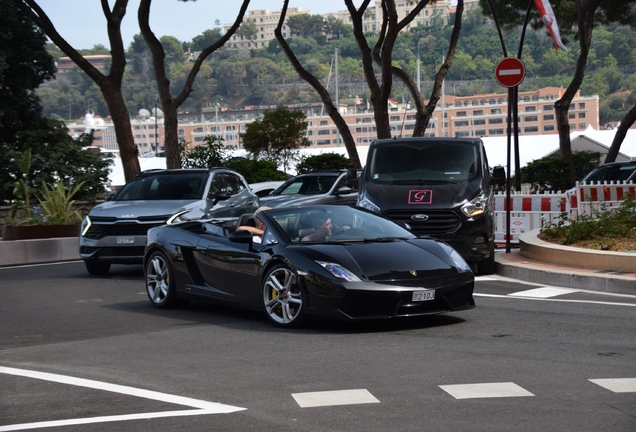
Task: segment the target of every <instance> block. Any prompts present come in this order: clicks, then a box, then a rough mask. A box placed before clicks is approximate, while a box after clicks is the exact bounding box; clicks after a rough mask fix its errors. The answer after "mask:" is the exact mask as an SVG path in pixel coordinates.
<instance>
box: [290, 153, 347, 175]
mask: <svg viewBox="0 0 636 432" xmlns="http://www.w3.org/2000/svg"><path fill="white" fill-rule="evenodd" d="M352 166H353V164H352V163H351V160H350V159H349V158H348V157H346V156H343V155H341V154H339V153H323V154H319V155H315V156H308V157H305V158H303V159H302V160H301V162H300V163H299V164H298V165H296V171H297V172H298V174H305V173H307V172H310V171H324V170H338V169H345V168H349V167H352Z"/></svg>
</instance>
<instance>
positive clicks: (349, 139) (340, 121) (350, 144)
mask: <svg viewBox="0 0 636 432" xmlns="http://www.w3.org/2000/svg"><path fill="white" fill-rule="evenodd" d="M288 5H289V0H285V1H284V2H283V8H282V9H281V14H280V18H279V20H278V25H277V26H276V29H275V30H274V35H275V36H276V40H277V41H278V43H279V44H280V46H281V47H282V49H283V52H284V53H285V55H286V56H287V58H288V59H289V61H290V62H291V64H292V66H293V67H294V69H295V70H296V72H297V73H298V75H299V76H300V77H301V78H302V79H303V80H305V81H306V82H307V83H308V84H309V85H311V86H312V87H313V89H314V90H316V92H317V93H318V95H319V96H320V98H321V99H322V102H323V103H324V104H325V108H326V109H327V114H329V117H331V119H332V120H333V122H334V124H335V125H336V127H337V128H338V131H339V132H340V136H341V137H342V141H343V143H344V145H345V147H346V149H347V153H348V155H349V159H350V160H351V163H352V164H353V165H354V166H355V167H356V168H362V164H361V162H360V157H359V156H358V149H357V148H356V143H355V140H354V139H353V135H352V134H351V130H350V129H349V125H347V122H346V121H345V119H344V118H343V117H342V115H340V113H339V112H338V108H337V107H336V106H335V105H334V104H333V101H332V99H331V95H330V94H329V92H328V91H327V89H326V88H325V87H324V86H323V85H322V84H320V81H318V80H317V79H316V77H315V76H313V75H312V74H311V73H309V72H308V71H307V70H306V69H305V68H303V66H302V65H301V64H300V62H299V61H298V58H297V57H296V55H295V54H294V52H293V51H292V50H291V48H290V47H289V45H288V44H287V41H286V40H285V38H284V37H283V33H282V31H281V29H282V26H283V24H284V23H285V16H286V15H287V6H288Z"/></svg>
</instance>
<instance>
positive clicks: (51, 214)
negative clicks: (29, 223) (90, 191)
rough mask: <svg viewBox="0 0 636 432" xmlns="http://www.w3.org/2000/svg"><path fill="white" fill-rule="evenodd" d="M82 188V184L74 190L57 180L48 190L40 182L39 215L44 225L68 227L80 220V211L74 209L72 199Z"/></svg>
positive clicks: (45, 185) (44, 184)
mask: <svg viewBox="0 0 636 432" xmlns="http://www.w3.org/2000/svg"><path fill="white" fill-rule="evenodd" d="M82 186H84V182H81V183H79V184H77V185H76V186H75V187H74V188H72V189H71V188H68V187H66V186H65V185H64V183H62V181H61V180H59V179H58V180H57V182H56V183H55V186H54V187H51V188H49V187H48V186H47V184H46V183H44V182H42V188H41V189H40V195H41V198H40V197H38V201H39V202H40V207H41V210H40V211H41V214H42V215H43V216H44V219H45V224H46V225H70V224H74V223H78V222H80V221H81V220H82V213H81V211H80V209H75V208H74V204H75V200H73V197H74V196H75V194H77V192H79V191H80V189H81V188H82Z"/></svg>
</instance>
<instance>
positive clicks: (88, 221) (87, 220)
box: [80, 216, 92, 236]
mask: <svg viewBox="0 0 636 432" xmlns="http://www.w3.org/2000/svg"><path fill="white" fill-rule="evenodd" d="M91 225H92V222H91V218H90V217H88V216H86V217H85V218H84V220H83V221H82V225H81V226H80V233H81V235H82V236H85V235H86V233H87V232H88V230H89V228H90V227H91Z"/></svg>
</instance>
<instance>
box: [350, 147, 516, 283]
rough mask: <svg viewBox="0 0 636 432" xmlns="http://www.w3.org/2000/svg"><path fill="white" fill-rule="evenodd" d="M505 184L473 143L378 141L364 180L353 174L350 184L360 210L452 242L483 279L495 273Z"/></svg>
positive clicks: (352, 171)
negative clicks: (500, 191) (498, 189)
mask: <svg viewBox="0 0 636 432" xmlns="http://www.w3.org/2000/svg"><path fill="white" fill-rule="evenodd" d="M504 184H505V171H504V169H503V167H496V168H495V169H494V170H493V173H492V174H491V172H490V168H489V167H488V160H487V158H486V151H485V149H484V143H483V142H482V141H481V140H480V139H472V138H471V139H468V138H392V139H385V140H378V141H375V142H373V143H372V144H371V145H370V146H369V152H368V155H367V161H366V165H365V167H364V169H363V171H362V174H361V175H360V177H359V178H358V177H357V176H356V172H355V169H350V171H349V173H348V180H347V185H348V186H349V187H351V188H353V189H357V190H358V199H357V205H358V206H360V207H363V208H366V209H368V210H371V211H374V212H376V213H378V214H380V215H382V216H385V217H387V218H389V219H392V220H395V221H400V222H403V223H406V224H407V225H409V226H410V228H411V231H412V232H413V233H414V234H417V235H429V236H431V237H433V238H435V239H438V240H441V241H444V242H446V243H448V244H449V245H451V246H452V247H453V248H455V249H456V250H457V252H459V253H460V255H462V257H464V259H465V260H466V261H467V262H468V263H469V264H471V266H474V267H473V268H476V270H477V272H478V273H479V274H492V273H493V272H494V270H495V243H494V237H495V236H494V196H493V186H494V185H502V186H503V185H504Z"/></svg>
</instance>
